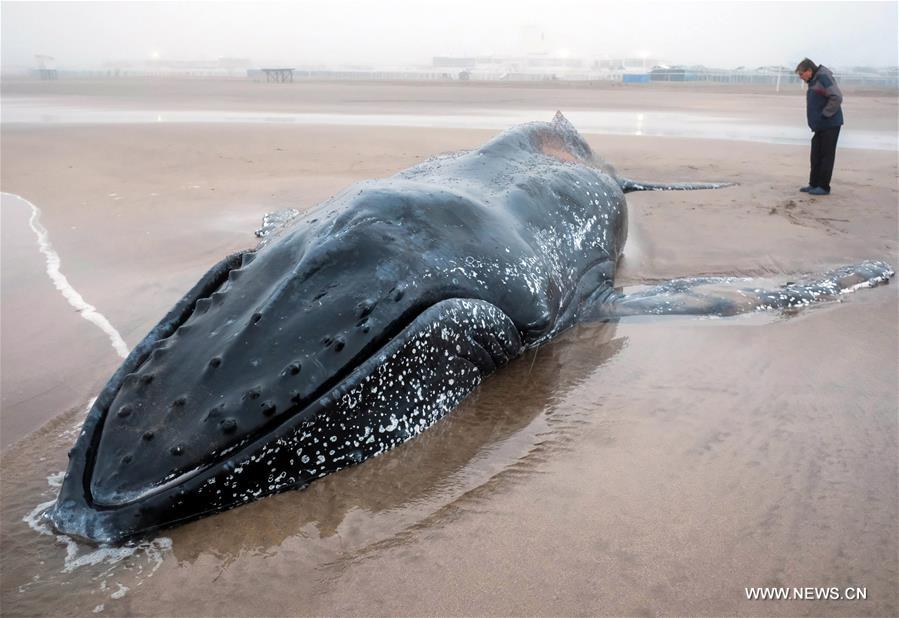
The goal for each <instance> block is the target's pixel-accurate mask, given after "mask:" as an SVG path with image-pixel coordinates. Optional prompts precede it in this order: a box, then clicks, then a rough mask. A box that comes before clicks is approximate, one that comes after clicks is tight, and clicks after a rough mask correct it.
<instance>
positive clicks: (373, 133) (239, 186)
mask: <svg viewBox="0 0 899 618" xmlns="http://www.w3.org/2000/svg"><path fill="white" fill-rule="evenodd" d="M258 86H262V87H264V88H266V94H265V95H259V94H258V92H259V90H258V88H257V89H256V90H250V89H251V88H253V87H258ZM268 86H271V85H262V84H244V85H241V86H239V87H238V86H235V85H232V84H229V85H227V86H222V85H215V84H213V86H210V88H211V91H212V92H217V90H216V89H228V92H231V95H230V97H222V96H217V97H211V96H210V97H209V99H208V100H202V91H201V90H200V88H199V86H197V84H189V85H187V86H184V85H182V86H178V85H177V84H176V85H170V84H166V85H164V86H161V87H160V88H159V89H157V90H153V89H149V90H148V89H147V88H146V87H145V84H137V85H135V84H128V83H126V84H120V85H116V84H112V85H109V84H107V85H105V86H104V88H105V90H104V91H103V92H102V96H97V95H95V94H92V93H93V92H96V91H92V90H90V89H89V88H87V87H86V86H85V87H82V89H81V90H79V89H78V85H77V84H74V85H73V84H72V83H64V82H60V83H59V84H56V85H50V86H44V85H34V84H29V85H27V88H26V86H21V85H19V86H14V87H12V88H10V87H9V86H8V85H7V84H4V86H3V93H4V96H9V95H11V94H12V95H21V94H23V89H24V90H27V94H29V96H33V97H35V98H36V99H38V100H41V101H48V100H53V101H54V102H59V101H73V102H76V103H77V104H78V105H84V104H85V100H88V101H89V102H90V104H92V105H119V106H128V105H135V106H140V107H141V108H146V107H150V106H153V105H157V104H164V105H165V106H166V107H167V108H172V107H179V106H184V107H185V108H190V107H191V106H192V105H193V106H196V107H197V108H200V109H210V108H211V103H212V102H215V105H218V106H222V107H224V108H227V107H228V106H230V108H232V109H243V110H250V109H252V110H262V111H265V110H272V111H276V110H285V109H292V110H298V109H305V110H313V111H316V110H317V111H335V110H351V111H352V110H355V111H359V110H362V109H365V110H367V111H369V112H372V113H378V112H381V113H387V112H395V113H403V111H405V112H408V111H410V110H411V109H412V108H413V107H414V109H415V110H420V109H421V107H422V105H425V106H427V105H428V104H423V103H421V101H416V100H415V97H416V96H417V97H419V98H424V99H427V100H431V99H437V100H438V102H439V104H440V105H444V106H446V105H451V106H454V108H455V110H456V112H457V113H460V114H464V113H465V111H466V109H469V108H472V107H477V108H478V109H480V108H482V107H483V106H485V105H487V106H494V107H497V108H501V107H508V108H509V109H516V108H522V107H524V108H533V107H537V106H542V105H545V104H546V103H547V101H549V102H550V106H551V107H560V108H562V109H563V111H564V109H565V105H564V104H565V103H568V104H572V105H574V106H575V108H576V107H577V105H582V106H584V107H586V106H587V105H588V104H589V102H590V100H591V98H598V99H600V100H599V101H597V102H596V105H597V107H599V108H602V107H603V105H609V106H612V107H615V108H624V107H626V106H631V107H632V108H633V107H640V106H643V107H646V108H647V109H649V110H653V109H662V108H665V107H666V106H667V107H669V108H677V109H686V110H691V111H708V112H709V113H719V114H730V115H733V114H750V113H751V114H756V115H757V116H758V118H766V117H771V116H778V115H781V116H783V115H784V114H787V115H793V114H795V116H796V117H797V118H798V120H797V121H798V122H801V121H802V105H803V103H804V102H803V99H802V95H801V93H796V94H795V96H792V97H788V96H785V95H780V96H770V95H763V94H754V95H752V106H751V108H752V111H751V112H748V111H746V110H745V109H743V108H744V107H745V105H744V104H745V97H746V95H745V94H741V93H701V95H697V94H694V93H683V92H675V93H673V94H672V92H671V91H669V90H665V91H662V92H661V94H660V93H659V91H649V93H648V94H647V92H641V91H636V93H635V91H630V90H628V91H609V93H610V94H609V93H607V92H606V91H601V92H599V93H597V92H595V91H588V92H584V91H580V90H576V89H575V90H572V89H562V90H559V91H553V90H548V89H546V88H534V89H503V88H493V89H491V88H482V89H476V88H466V89H465V90H464V91H461V92H460V91H458V90H456V91H453V90H439V91H438V90H427V91H424V90H417V91H414V92H415V93H417V94H410V92H412V91H410V88H409V87H408V86H392V85H356V84H353V85H333V84H325V85H319V86H318V87H317V88H314V87H312V86H309V85H305V86H306V87H305V88H299V87H292V88H293V89H292V90H286V91H285V90H280V91H276V90H273V89H272V88H268ZM54 88H56V89H57V90H52V89H54ZM179 88H181V90H179ZM29 89H30V90H29ZM231 89H233V91H232V90H231ZM150 91H152V92H150ZM285 92H289V93H292V94H300V93H302V94H304V95H306V96H304V97H303V98H302V99H301V100H291V99H290V96H289V95H286V94H284V93H285ZM270 93H275V94H270ZM597 94H599V95H603V94H607V97H606V99H605V100H603V96H596V95H597ZM663 95H664V96H663ZM608 97H613V98H614V100H613V102H611V103H610V102H609V100H608ZM198 100H199V101H200V102H197V101H198ZM160 101H162V103H160ZM223 101H224V102H223ZM247 101H252V102H253V104H252V105H249V104H248V103H247ZM556 101H558V102H559V104H558V105H552V103H553V102H556ZM890 101H892V103H890ZM201 103H203V105H201ZM852 103H853V105H855V108H854V113H855V114H856V117H855V118H853V117H852V116H849V114H848V110H847V116H848V117H849V119H850V123H855V122H857V125H856V126H864V127H869V128H870V127H878V128H881V129H882V130H884V131H892V134H893V135H895V133H896V103H895V98H892V99H889V98H887V100H886V101H884V100H881V99H879V98H877V97H873V98H872V97H864V98H863V97H859V98H857V99H856V100H855V101H853V102H852ZM848 104H849V99H847V105H848ZM434 105H437V103H434ZM794 107H795V109H794ZM766 115H767V116H766ZM778 117H780V116H778ZM790 117H792V116H790ZM852 126H853V125H852V124H850V125H849V126H848V127H847V130H849V129H850V128H851V127H852ZM493 134H494V132H493V131H484V130H467V129H423V128H400V129H398V128H389V127H361V128H360V127H337V126H326V127H325V126H322V127H316V126H288V125H277V126H269V125H264V126H257V125H253V126H247V125H239V124H235V125H224V126H212V125H203V124H184V125H177V126H171V125H161V126H159V125H133V126H132V125H127V126H57V125H53V126H42V125H33V126H29V125H9V126H3V128H2V159H3V166H2V190H3V191H4V192H8V193H13V194H17V195H21V196H22V197H24V198H25V199H27V200H29V201H30V202H32V203H33V204H35V205H37V206H38V207H39V208H40V209H41V211H42V215H41V221H42V223H43V225H44V226H45V227H46V229H47V231H48V235H49V239H50V242H52V244H53V248H54V249H55V251H56V252H57V253H58V254H59V256H60V258H61V271H62V272H63V273H65V275H66V277H67V278H68V280H69V282H70V283H71V285H72V286H73V287H74V288H75V289H77V290H78V291H79V292H80V293H81V294H82V295H83V297H84V299H85V300H86V301H87V302H88V303H90V304H92V305H94V306H95V307H97V309H98V310H99V311H101V312H102V313H103V314H104V315H105V316H106V317H107V318H108V319H109V321H110V322H111V323H112V324H113V325H115V327H116V328H117V329H118V331H119V332H120V333H121V334H122V336H123V337H124V339H125V341H126V342H127V343H128V345H134V344H135V343H136V342H137V341H139V339H140V338H141V337H142V336H143V334H144V333H145V332H146V331H147V330H148V329H149V328H150V327H151V326H152V325H153V324H154V323H155V321H156V320H157V319H158V318H159V316H161V315H162V314H163V313H164V312H165V310H167V309H168V307H169V306H170V305H171V304H172V303H173V302H174V301H175V300H176V299H177V298H178V297H179V296H180V295H181V294H182V293H183V292H184V290H186V289H187V288H188V287H189V285H190V284H192V283H193V282H194V281H195V280H196V278H197V277H198V276H199V275H200V274H201V273H202V272H203V271H204V270H205V269H206V268H207V267H208V266H209V265H210V264H212V263H213V262H214V261H215V260H217V259H218V258H219V257H221V256H222V255H225V254H226V253H228V252H230V251H233V250H235V249H239V248H244V247H247V246H251V245H253V244H254V238H253V237H252V230H253V229H254V228H255V227H256V225H257V224H258V222H259V220H260V219H261V216H262V214H264V213H265V212H268V211H271V210H275V209H279V208H285V207H296V208H301V209H302V208H307V207H310V206H313V205H315V204H316V203H318V202H320V201H322V200H323V199H326V198H327V197H328V196H330V195H332V194H333V193H334V192H336V191H338V190H340V189H341V188H343V187H345V186H347V185H348V184H351V183H352V182H355V181H357V180H362V179H365V178H372V177H380V176H386V175H389V174H392V173H394V172H396V171H398V170H400V169H403V168H405V167H407V166H409V165H412V164H414V163H416V162H418V161H420V160H422V159H423V158H426V157H428V156H430V155H432V154H435V153H438V152H444V151H451V150H457V149H462V148H472V147H475V146H478V145H480V144H481V143H483V142H484V141H486V140H487V139H489V138H490V137H491V136H492V135H493ZM587 138H588V141H589V142H590V143H591V145H592V146H593V148H594V150H595V151H596V152H597V153H600V154H601V155H602V156H604V157H605V158H607V159H608V160H609V161H611V162H613V163H614V164H615V165H616V167H617V168H618V169H619V170H620V171H621V172H622V173H623V174H624V175H626V176H629V177H633V178H638V179H645V180H729V181H737V182H739V183H740V186H739V187H737V188H734V189H727V190H722V191H711V192H709V191H704V192H687V193H680V192H679V193H640V194H631V195H630V196H629V199H628V202H629V206H630V217H631V225H630V230H631V231H630V239H629V241H628V248H627V250H626V257H625V260H624V262H623V263H622V266H621V268H620V270H619V275H618V281H619V282H620V283H621V284H622V285H637V284H641V283H647V282H652V281H657V280H660V279H666V278H669V277H673V276H681V275H697V274H731V275H742V276H753V277H774V278H777V277H784V276H786V277H790V276H795V275H797V274H799V273H805V272H817V271H822V270H826V269H828V268H830V267H833V266H836V265H840V264H844V263H850V262H854V261H859V260H861V259H866V258H875V259H884V260H887V261H889V262H891V263H892V264H894V266H895V265H896V264H897V263H899V260H897V245H899V243H897V213H896V206H897V190H896V180H897V161H896V155H895V153H891V152H883V151H866V150H841V151H839V152H838V159H837V171H836V174H835V179H834V193H833V194H832V195H831V196H829V197H827V198H810V197H808V196H805V195H802V194H798V193H797V192H796V188H797V187H798V186H800V185H801V184H804V183H803V181H804V180H805V176H806V174H807V164H806V160H807V149H806V148H804V147H797V146H785V145H775V144H761V143H748V142H726V141H711V140H695V139H686V138H650V137H645V136H644V137H625V136H608V135H588V136H587ZM4 198H5V199H4V201H3V204H2V209H0V214H2V221H0V223H2V234H3V238H2V413H0V438H2V444H3V453H2V461H0V470H2V511H0V514H2V518H0V532H2V546H3V547H2V558H0V569H2V582H0V594H2V601H0V604H2V607H3V612H4V614H8V615H49V614H52V615H84V614H86V613H91V612H92V611H93V610H98V611H102V613H104V614H112V615H128V614H132V615H133V614H138V615H209V614H228V615H259V614H269V615H286V614H354V615H361V614H369V615H370V614H397V615H421V614H468V615H470V614H505V615H508V614H543V615H567V614H578V615H581V614H604V615H610V614H615V615H620V614H639V615H655V614H662V613H664V614H705V615H722V614H741V615H808V614H811V615H821V614H828V615H846V614H852V615H894V614H896V613H897V612H899V599H897V592H896V591H897V589H899V586H897V583H899V568H897V552H899V538H897V537H899V530H897V523H896V522H897V521H899V496H897V484H896V479H897V460H899V446H897V404H899V392H897V369H899V359H897V350H899V341H897V329H896V316H897V308H899V303H897V294H896V286H895V285H890V286H884V287H881V288H878V289H874V290H865V291H861V292H858V293H855V294H852V295H849V296H847V297H846V298H845V300H844V302H842V303H834V304H829V305H825V306H820V307H815V308H813V309H810V310H807V311H804V312H801V313H799V314H797V315H793V316H745V317H742V318H734V319H727V320H708V319H683V318H673V319H665V320H629V321H622V322H619V323H617V324H609V325H602V326H590V327H581V328H578V329H574V330H572V331H570V332H569V333H567V334H565V335H564V336H563V337H561V338H560V339H559V340H558V341H555V342H553V343H552V344H551V345H549V346H547V347H544V348H541V349H540V350H539V351H538V352H537V353H536V355H534V354H529V355H528V356H527V357H525V358H521V359H518V360H517V361H516V362H514V363H513V364H512V365H511V366H510V367H508V368H506V370H504V371H503V372H501V373H500V374H498V375H496V376H494V377H493V378H491V379H490V380H488V381H487V382H486V383H485V384H484V385H483V386H482V387H481V388H480V389H479V390H478V391H477V392H475V393H474V394H473V395H472V396H471V397H469V399H468V400H466V402H465V403H464V404H463V405H462V406H461V407H460V408H459V409H457V410H456V411H455V412H454V413H453V414H451V415H450V416H448V417H447V418H446V419H444V420H443V421H441V422H440V423H438V424H437V425H436V426H435V427H433V428H431V429H429V430H428V431H427V432H425V433H424V434H423V435H422V436H420V437H419V438H416V439H415V440H413V441H411V442H409V443H407V444H405V445H403V446H402V447H400V448H398V449H396V450H395V451H393V452H391V453H388V454H386V455H385V456H382V457H379V458H376V459H374V460H370V461H368V462H365V463H364V464H363V465H361V466H358V467H355V468H353V469H349V470H344V471H342V472H340V473H337V474H335V475H332V476H331V477H328V478H326V479H323V480H321V481H317V482H316V483H314V484H313V485H312V486H310V487H309V488H308V489H307V490H305V491H302V492H295V493H290V494H282V495H279V496H276V497H273V498H269V499H266V500H262V501H260V502H258V503H256V504H252V505H249V506H246V507H242V508H240V509H237V510H234V511H231V512H228V513H225V514H221V515H218V516H215V517H211V518H207V519H205V520H201V521H198V522H195V523H192V524H188V525H186V526H183V527H181V528H178V529H174V530H169V531H165V532H164V533H163V534H164V536H165V537H166V538H168V539H171V547H170V548H168V543H167V542H165V541H157V542H156V544H155V545H154V546H152V547H150V550H151V551H147V548H142V549H138V550H137V551H135V552H134V553H133V555H131V556H129V557H126V558H122V559H118V560H117V561H115V560H113V558H112V557H111V556H110V555H109V554H108V553H96V552H94V553H92V552H91V550H90V548H87V547H77V550H78V551H77V554H76V555H75V556H74V557H69V558H68V559H67V557H66V549H67V547H66V545H65V543H60V542H57V540H55V539H54V538H53V537H52V536H48V535H41V534H39V533H38V532H36V531H34V530H32V529H31V528H29V527H28V525H26V523H24V522H23V521H22V518H23V516H25V515H27V514H28V513H30V512H31V511H33V510H34V509H35V507H36V506H38V505H39V504H40V503H42V502H44V501H47V500H50V499H52V496H53V487H51V484H52V483H55V482H56V480H57V478H56V476H53V475H54V474H55V473H57V472H59V471H61V470H63V469H64V467H65V461H66V457H65V452H66V450H67V449H68V448H69V446H70V445H71V443H72V442H73V441H74V438H75V436H76V435H77V431H78V429H77V427H78V421H79V419H80V418H81V417H82V416H83V413H84V409H85V407H86V405H87V402H88V400H89V399H90V397H92V396H93V395H94V394H96V392H97V390H99V388H100V387H101V386H102V383H103V382H104V381H105V379H106V378H107V377H108V375H109V374H110V373H111V372H112V371H113V370H114V368H115V367H116V366H117V364H118V360H119V359H118V356H117V355H116V353H115V351H114V350H113V348H112V346H110V345H109V340H108V339H107V338H106V335H105V334H104V333H102V332H101V331H100V330H98V329H97V328H95V327H94V326H93V325H92V324H90V323H89V322H87V321H85V320H83V319H82V318H81V317H80V316H79V315H78V314H77V313H76V312H75V311H74V310H73V309H72V308H71V307H70V306H69V305H67V304H66V302H65V301H64V300H63V298H62V297H61V295H60V294H59V292H58V291H57V290H56V289H54V288H53V285H52V283H51V282H50V280H49V278H48V277H47V275H46V272H45V270H44V261H43V260H44V258H43V256H42V255H41V254H40V252H39V251H38V248H37V243H36V239H35V237H34V233H33V232H32V230H31V229H30V228H29V227H28V216H29V213H27V212H26V209H25V207H24V206H23V205H22V204H20V203H16V202H15V201H14V200H11V199H9V198H6V196H4ZM48 477H50V478H49V482H48ZM73 547H75V546H73ZM159 548H162V549H159ZM167 548H168V549H167ZM157 549H159V551H156V550H157ZM95 559H96V560H100V559H109V560H108V561H106V562H100V563H99V564H85V565H83V566H79V565H80V563H81V562H84V563H89V562H92V561H93V560H95ZM832 585H833V586H840V587H845V586H849V585H852V586H862V587H866V588H867V592H868V599H867V601H859V602H848V601H839V602H835V601H831V602H824V601H819V602H812V601H780V602H775V601H747V600H746V598H745V593H744V587H748V586H832ZM125 588H127V590H125ZM260 591H264V593H262V594H260ZM101 606H102V607H101ZM98 608H99V609H98Z"/></svg>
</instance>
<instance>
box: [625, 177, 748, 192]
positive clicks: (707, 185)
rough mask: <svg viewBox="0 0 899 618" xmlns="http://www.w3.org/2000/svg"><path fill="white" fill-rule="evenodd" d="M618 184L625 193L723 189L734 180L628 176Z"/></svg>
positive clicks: (729, 185) (732, 183)
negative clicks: (651, 179) (660, 179)
mask: <svg viewBox="0 0 899 618" xmlns="http://www.w3.org/2000/svg"><path fill="white" fill-rule="evenodd" d="M617 180H618V186H619V187H621V190H622V191H624V192H625V193H631V192H632V191H694V190H696V189H723V188H724V187H733V186H735V185H736V184H737V183H735V182H670V183H666V182H638V181H636V180H631V179H630V178H620V177H619V178H618V179H617Z"/></svg>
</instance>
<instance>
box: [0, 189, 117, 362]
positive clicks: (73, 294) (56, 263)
mask: <svg viewBox="0 0 899 618" xmlns="http://www.w3.org/2000/svg"><path fill="white" fill-rule="evenodd" d="M3 195H4V196H10V197H12V198H14V199H17V200H20V201H21V202H23V203H24V204H26V205H28V206H29V207H30V208H31V218H30V219H29V221H28V225H29V226H30V227H31V229H32V231H33V232H34V233H35V235H36V236H37V243H38V247H39V248H40V251H41V253H43V254H44V258H45V259H46V261H47V276H49V277H50V280H51V281H52V282H53V285H54V286H55V287H56V289H57V290H59V291H60V293H61V294H62V296H63V298H65V299H66V301H67V302H68V303H69V304H70V305H72V307H74V308H75V310H76V311H77V312H78V313H79V314H80V315H81V317H83V318H84V319H85V320H87V321H88V322H90V323H91V324H94V325H95V326H96V327H97V328H99V329H100V330H102V331H103V332H104V333H106V336H107V337H109V341H110V342H111V343H112V347H113V349H114V350H115V351H116V354H118V355H119V356H121V357H122V358H125V357H126V356H128V346H127V345H126V344H125V340H124V339H122V336H121V335H120V334H119V331H117V330H116V329H115V327H114V326H113V325H112V324H110V322H109V320H107V319H106V316H104V315H103V314H102V313H100V312H99V311H97V308H96V307H94V306H93V305H91V304H89V303H88V302H87V301H85V300H84V298H83V297H82V296H81V294H79V293H78V291H77V290H76V289H75V288H73V287H72V285H71V284H70V283H69V280H68V279H66V276H65V275H63V274H62V272H60V265H61V263H62V260H60V258H59V254H57V253H56V251H54V250H53V246H52V245H51V244H50V239H49V238H48V236H47V229H46V228H45V227H44V226H43V225H42V224H41V222H40V215H41V211H40V209H39V208H38V207H37V206H35V205H34V204H32V203H31V202H29V201H28V200H26V199H25V198H23V197H22V196H20V195H15V194H14V193H5V192H4V193H3Z"/></svg>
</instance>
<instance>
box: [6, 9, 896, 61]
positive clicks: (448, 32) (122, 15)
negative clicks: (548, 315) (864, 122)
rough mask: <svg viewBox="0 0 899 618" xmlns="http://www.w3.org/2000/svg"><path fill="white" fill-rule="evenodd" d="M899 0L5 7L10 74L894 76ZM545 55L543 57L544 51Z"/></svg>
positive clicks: (7, 59)
mask: <svg viewBox="0 0 899 618" xmlns="http://www.w3.org/2000/svg"><path fill="white" fill-rule="evenodd" d="M897 20H899V15H897V2H895V1H894V2H833V3H831V2H676V1H669V2H623V1H620V2H574V1H565V0H560V1H556V2H550V1H545V0H544V1H533V0H521V1H507V0H503V1H496V2H494V1H490V0H477V1H473V0H452V1H449V0H439V1H433V2H428V1H427V0H418V1H416V2H412V1H397V2H389V1H387V0H382V1H380V2H378V1H374V2H362V1H355V2H350V1H346V0H331V1H327V0H319V1H316V2H292V3H280V2H278V3H275V2H268V3H262V2H253V3H244V2H233V3H232V2H178V3H174V2H171V3H155V2H127V3H126V2H115V3H112V2H110V3H103V2H62V3H57V2H53V3H38V2H3V3H2V5H0V22H2V43H0V48H2V56H0V62H2V65H3V66H4V67H6V68H10V67H32V66H34V55H35V54H46V55H49V56H53V57H55V58H56V66H57V67H59V68H92V67H98V66H101V65H102V63H104V62H109V61H121V60H131V61H142V60H146V59H149V58H151V57H158V58H161V59H170V60H215V59H217V58H219V57H241V58H250V59H251V60H252V61H253V63H254V64H255V65H256V66H261V65H265V64H283V65H288V66H298V67H299V66H310V65H331V66H337V65H350V64H355V65H369V66H391V65H394V66H396V65H402V66H410V65H415V64H418V65H427V64H430V62H431V58H432V57H433V56H436V55H443V56H467V55H486V54H501V55H522V54H525V53H527V52H528V51H545V52H549V53H553V54H565V53H567V54H568V55H569V56H572V57H582V58H585V59H588V60H593V59H597V58H603V57H621V56H636V55H639V54H641V53H643V54H647V55H649V56H651V57H653V58H660V59H662V60H666V61H669V62H672V63H677V64H705V65H707V66H714V67H722V68H734V67H736V66H747V67H756V66H760V65H769V64H779V65H780V64H782V65H786V66H789V67H790V68H792V67H793V66H795V64H796V63H797V62H798V61H799V60H801V59H802V58H803V57H804V56H808V57H810V58H812V59H813V60H815V61H816V62H819V63H823V64H827V65H828V66H837V67H849V66H858V65H874V66H892V65H896V64H899V59H897V48H899V44H897ZM537 47H540V48H542V49H541V50H538V49H535V48H537Z"/></svg>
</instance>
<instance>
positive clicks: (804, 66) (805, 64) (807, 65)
mask: <svg viewBox="0 0 899 618" xmlns="http://www.w3.org/2000/svg"><path fill="white" fill-rule="evenodd" d="M809 69H810V70H811V72H812V73H814V72H815V71H817V70H818V65H817V64H815V63H814V62H812V61H811V60H809V59H808V58H803V59H802V62H800V63H799V64H797V65H796V71H795V73H797V74H798V73H802V72H803V71H805V70H809Z"/></svg>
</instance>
